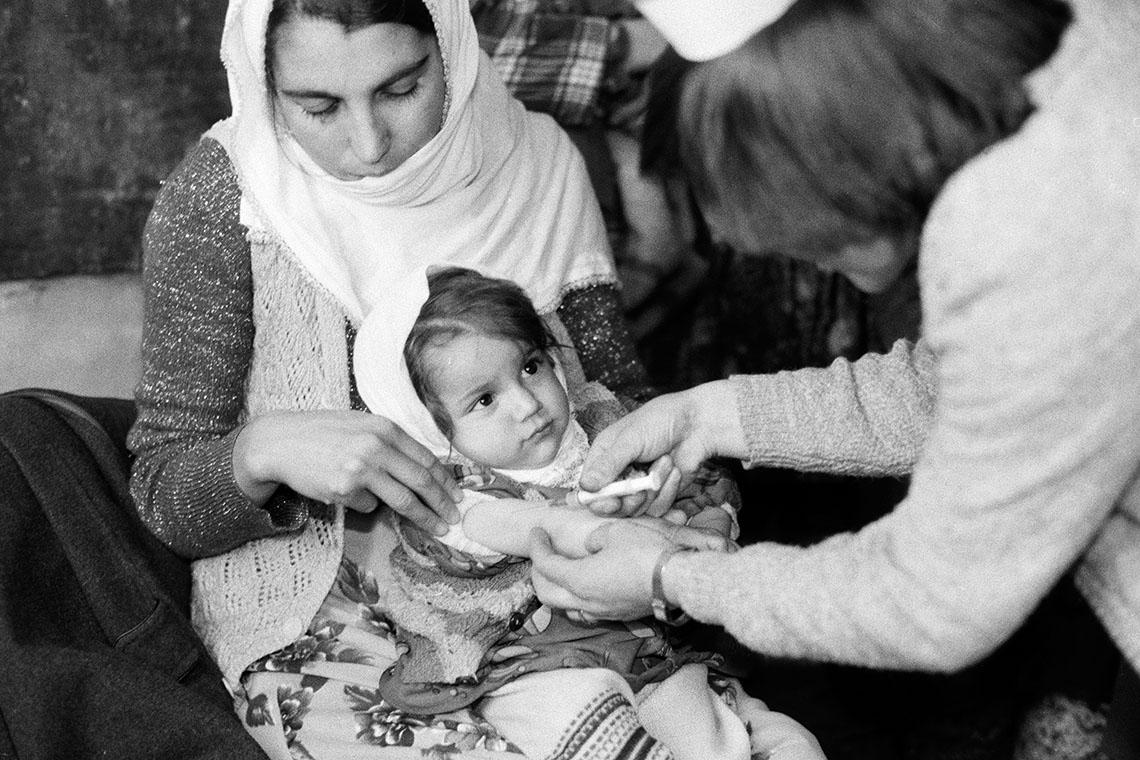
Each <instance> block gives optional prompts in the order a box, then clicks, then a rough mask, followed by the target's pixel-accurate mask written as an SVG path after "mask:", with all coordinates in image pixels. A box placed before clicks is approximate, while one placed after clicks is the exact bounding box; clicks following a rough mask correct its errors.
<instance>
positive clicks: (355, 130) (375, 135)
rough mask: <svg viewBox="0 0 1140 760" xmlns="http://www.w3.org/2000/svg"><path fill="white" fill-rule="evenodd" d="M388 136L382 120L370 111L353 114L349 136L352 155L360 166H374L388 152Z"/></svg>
mask: <svg viewBox="0 0 1140 760" xmlns="http://www.w3.org/2000/svg"><path fill="white" fill-rule="evenodd" d="M389 142H390V135H389V134H388V128H387V125H385V123H384V121H383V119H380V118H377V116H376V114H375V113H373V112H372V111H371V110H364V111H361V112H360V113H357V114H354V117H353V119H352V125H351V134H350V135H349V144H350V146H351V148H352V154H353V156H355V157H356V160H358V161H360V162H361V163H362V164H374V163H376V162H378V161H379V160H380V159H381V158H383V157H384V154H385V153H387V152H388V144H389Z"/></svg>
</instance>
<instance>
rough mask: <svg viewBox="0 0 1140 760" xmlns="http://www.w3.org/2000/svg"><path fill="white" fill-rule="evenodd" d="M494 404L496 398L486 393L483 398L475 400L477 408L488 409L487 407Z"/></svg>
mask: <svg viewBox="0 0 1140 760" xmlns="http://www.w3.org/2000/svg"><path fill="white" fill-rule="evenodd" d="M493 403H495V397H494V396H492V395H491V394H490V393H484V394H483V395H482V396H480V397H479V398H477V399H475V406H484V407H486V406H490V405H491V404H493Z"/></svg>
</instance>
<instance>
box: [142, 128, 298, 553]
mask: <svg viewBox="0 0 1140 760" xmlns="http://www.w3.org/2000/svg"><path fill="white" fill-rule="evenodd" d="M239 197H240V194H239V190H238V185H237V178H236V176H235V174H234V172H233V169H232V166H231V164H230V162H229V159H228V157H227V156H226V154H225V152H224V150H223V149H222V148H221V146H220V145H219V144H218V143H216V142H214V141H213V140H203V141H202V142H201V143H199V144H198V146H197V147H196V148H195V149H194V150H193V151H191V153H190V155H189V156H187V158H186V159H185V160H184V161H183V162H182V164H181V165H180V166H179V167H178V168H177V169H175V171H174V172H173V173H172V174H171V176H170V178H169V179H168V180H167V181H166V183H165V184H164V186H163V188H162V190H161V192H160V193H159V196H158V199H157V201H156V202H155V205H154V208H153V210H152V211H151V214H150V218H149V219H148V220H147V225H146V230H145V232H144V237H143V255H144V261H143V279H144V283H145V292H146V301H145V323H144V330H143V346H142V353H143V375H142V380H141V382H140V383H139V385H138V387H137V388H136V391H135V400H136V403H137V405H138V419H137V421H136V422H135V425H134V427H133V428H132V429H131V433H130V436H129V439H128V444H129V446H130V448H131V450H132V451H133V452H134V454H135V456H136V460H135V464H134V469H133V472H132V475H131V493H132V495H133V496H134V499H135V503H136V505H137V508H138V510H139V514H140V516H141V517H142V519H143V521H144V522H145V523H146V525H147V526H148V527H149V528H150V530H151V531H152V532H153V533H154V534H155V535H156V536H158V538H159V539H161V540H162V541H163V542H164V543H166V544H167V545H168V546H170V547H171V548H172V549H173V550H174V551H176V552H178V553H179V554H182V555H185V556H189V557H200V556H208V555H212V554H219V553H221V552H223V551H226V550H228V549H231V548H233V547H235V546H237V545H240V544H242V543H245V542H246V541H249V540H252V539H254V538H261V537H264V536H267V535H271V534H273V533H276V532H280V531H283V530H289V529H293V528H296V527H298V526H299V525H300V524H302V523H303V521H304V520H305V518H306V512H305V510H304V508H303V506H302V505H301V503H300V502H299V500H297V499H296V498H289V494H287V493H284V489H283V492H282V493H281V494H279V495H278V496H277V497H275V498H274V499H272V500H270V502H269V503H268V504H267V505H266V506H265V507H264V508H263V507H260V506H258V505H255V504H253V503H252V502H251V501H250V500H249V499H248V498H246V496H245V495H244V494H243V493H242V492H241V490H240V489H239V488H238V486H237V483H236V482H235V480H234V474H233V447H234V441H235V439H236V438H237V433H238V425H239V420H240V414H241V410H242V404H243V393H244V388H245V380H246V374H247V372H248V369H249V361H250V356H251V353H252V345H253V318H252V310H251V309H252V280H251V273H250V259H249V245H248V243H247V242H246V240H245V235H244V230H243V228H242V227H241V226H240V225H239V223H238V203H239Z"/></svg>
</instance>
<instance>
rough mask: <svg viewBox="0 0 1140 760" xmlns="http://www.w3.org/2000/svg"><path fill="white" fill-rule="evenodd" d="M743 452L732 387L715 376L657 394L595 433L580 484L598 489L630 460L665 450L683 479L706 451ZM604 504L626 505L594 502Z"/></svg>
mask: <svg viewBox="0 0 1140 760" xmlns="http://www.w3.org/2000/svg"><path fill="white" fill-rule="evenodd" d="M747 455H748V447H747V444H746V442H745V438H744V430H743V428H742V427H741V423H740V415H739V414H738V413H737V410H736V399H735V396H734V395H733V391H732V388H731V387H730V386H729V384H728V381H727V380H718V381H716V382H712V383H705V384H704V385H698V386H697V387H695V388H691V389H689V390H687V391H681V392H680V393H670V394H667V395H664V396H658V397H657V398H655V399H652V400H650V401H649V402H648V403H646V404H645V405H644V406H642V407H640V408H639V409H636V410H634V411H632V412H630V413H629V414H627V415H626V416H625V417H623V418H621V419H620V420H618V421H616V422H614V423H613V424H612V425H610V426H609V427H607V428H606V429H605V430H603V431H601V432H600V433H598V436H597V438H595V439H594V443H593V445H591V447H590V452H589V454H587V455H586V462H585V465H584V466H583V469H582V476H581V478H580V479H579V485H580V486H581V487H582V488H583V489H585V490H587V491H597V490H599V489H601V488H602V487H603V486H605V485H606V484H608V483H611V482H612V481H613V480H614V479H615V478H616V477H618V475H619V474H620V473H621V472H622V471H623V470H625V468H626V467H628V466H629V465H630V464H633V463H635V462H652V461H656V460H658V459H660V458H661V457H664V456H668V457H670V459H671V460H672V463H673V464H674V465H676V467H677V468H678V469H679V470H680V472H681V475H682V478H681V483H684V482H685V478H686V476H689V475H691V474H692V473H693V472H695V471H696V469H697V467H699V466H700V464H701V462H703V461H704V460H706V459H708V458H709V457H713V456H734V457H737V458H740V459H743V458H745V457H746V456H747ZM662 490H664V489H662ZM671 503H672V502H671V501H670V504H671ZM657 506H660V505H657V504H655V507H657ZM607 507H609V508H612V509H613V512H618V511H620V510H621V509H626V508H628V503H627V504H624V505H622V507H620V508H614V507H613V506H612V503H611V504H609V505H606V504H605V503H603V502H599V508H607ZM666 508H667V505H666ZM611 513H612V512H611Z"/></svg>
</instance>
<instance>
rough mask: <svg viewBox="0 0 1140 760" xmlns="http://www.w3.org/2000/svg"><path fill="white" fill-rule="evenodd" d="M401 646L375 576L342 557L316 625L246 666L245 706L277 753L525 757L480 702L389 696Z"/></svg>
mask: <svg viewBox="0 0 1140 760" xmlns="http://www.w3.org/2000/svg"><path fill="white" fill-rule="evenodd" d="M397 654H398V652H397V648H396V640H395V636H394V635H393V630H392V624H391V622H390V621H389V620H388V618H387V617H386V615H385V614H384V613H383V611H382V609H381V606H380V594H379V590H378V588H377V585H376V580H375V578H374V577H373V576H372V575H371V573H368V572H362V571H360V569H359V568H357V567H356V566H355V565H353V564H352V563H350V562H345V563H342V565H341V569H340V573H339V575H338V577H337V582H336V584H335V586H334V587H333V590H332V591H331V592H330V593H329V595H328V597H327V598H326V600H325V602H324V604H323V605H322V606H321V609H320V611H319V612H318V613H317V616H316V618H314V622H313V626H312V628H311V629H310V632H309V633H308V634H306V635H304V636H302V637H300V638H298V639H297V640H296V641H294V642H293V643H292V644H290V645H289V646H287V647H285V648H284V649H281V650H279V651H277V652H274V653H272V654H269V655H267V656H265V657H263V658H261V659H260V660H258V661H257V662H255V663H253V665H251V666H250V667H249V668H248V669H247V670H246V672H245V674H244V676H243V679H242V687H243V693H241V694H239V696H238V698H237V702H236V709H237V711H238V715H239V717H240V718H241V720H242V722H243V723H244V725H245V727H246V730H247V731H249V733H250V734H251V735H252V736H253V737H254V739H256V740H257V741H258V743H259V744H260V745H261V747H262V749H263V750H264V751H265V752H266V754H267V755H268V756H269V757H270V758H272V760H290V759H294V758H314V759H315V760H321V759H322V758H335V759H336V760H355V759H356V758H373V759H375V758H384V760H399V759H400V758H428V759H432V758H441V759H442V758H456V757H462V758H465V760H466V759H470V760H482V759H483V758H486V759H487V760H510V758H515V760H520V759H521V758H523V754H522V752H521V751H520V750H519V749H518V748H517V747H515V746H513V745H512V744H511V743H510V742H508V741H507V740H506V739H504V738H503V737H502V736H501V735H499V733H498V732H497V731H496V730H495V729H494V728H493V727H492V726H491V725H490V724H488V723H487V722H486V721H485V720H483V719H482V718H480V717H479V716H478V715H477V714H476V713H475V712H474V711H473V710H470V709H464V710H457V711H454V712H451V713H444V714H438V715H415V714H411V713H407V712H404V711H401V710H398V709H396V708H394V707H393V706H391V705H389V704H388V703H387V702H385V701H384V700H383V699H382V698H381V696H380V694H379V690H378V688H377V685H378V684H379V681H380V676H381V675H382V674H383V672H384V671H385V670H386V669H387V668H388V667H389V666H390V665H391V664H392V663H393V662H394V661H395V659H396V658H397Z"/></svg>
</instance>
